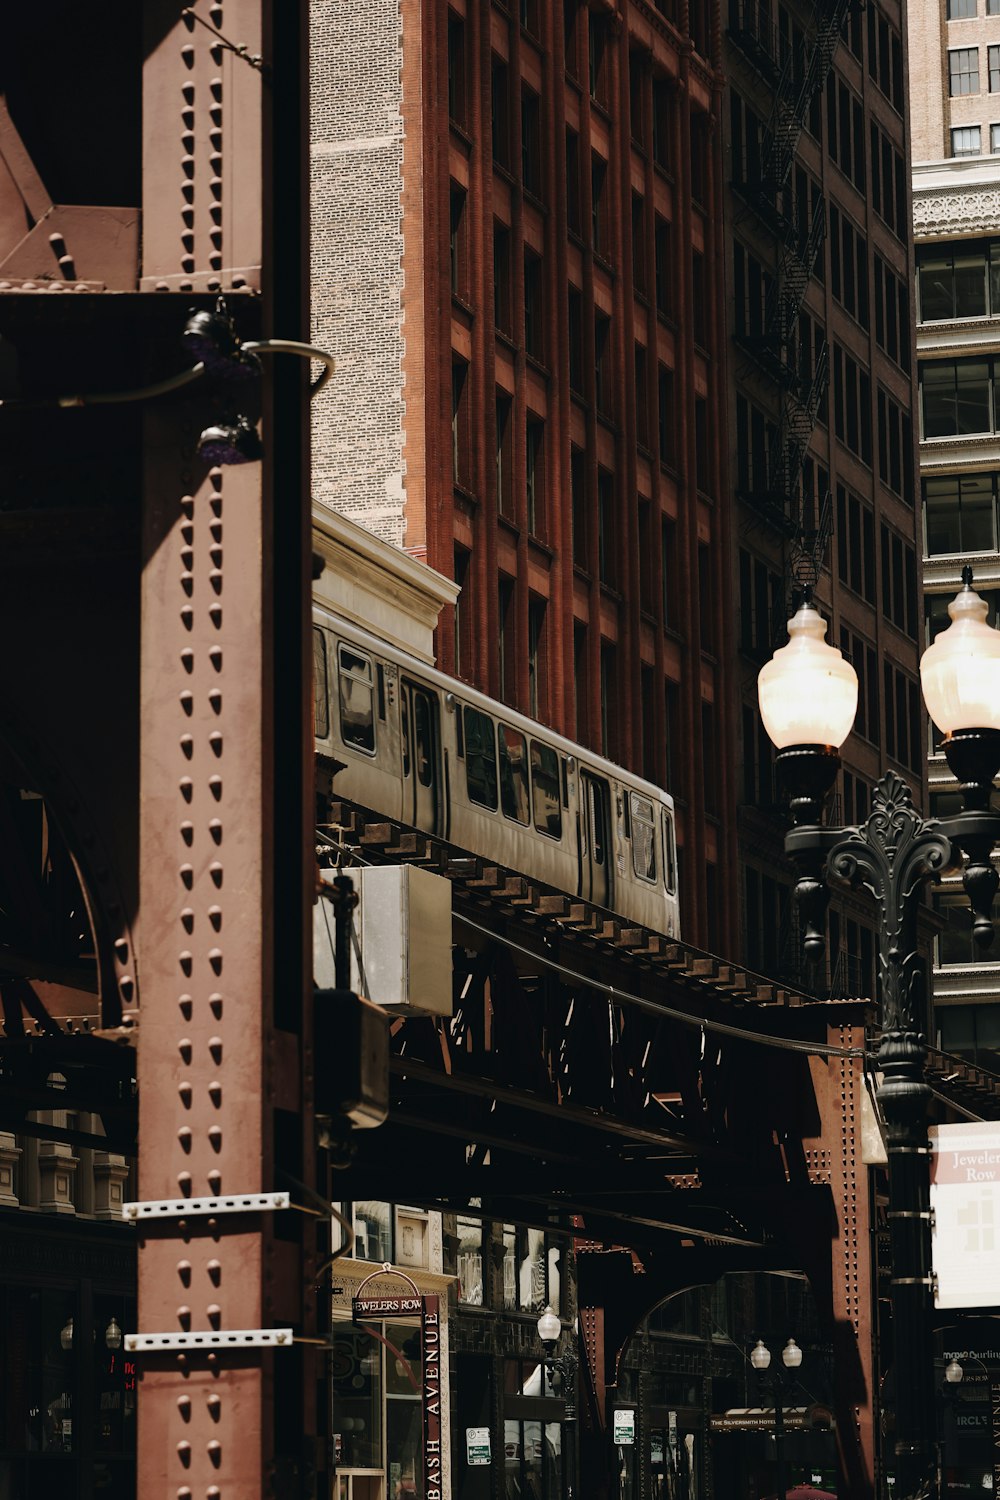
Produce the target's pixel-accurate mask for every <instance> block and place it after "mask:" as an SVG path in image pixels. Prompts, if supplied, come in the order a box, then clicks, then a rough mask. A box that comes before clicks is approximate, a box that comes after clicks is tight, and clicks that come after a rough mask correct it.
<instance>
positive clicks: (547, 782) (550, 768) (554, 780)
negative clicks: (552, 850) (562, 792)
mask: <svg viewBox="0 0 1000 1500" xmlns="http://www.w3.org/2000/svg"><path fill="white" fill-rule="evenodd" d="M531 806H532V811H533V813H534V816H535V827H536V828H537V829H538V831H539V833H547V834H550V835H551V837H552V838H554V839H561V838H562V802H561V799H560V796H559V757H558V755H557V754H556V752H555V751H554V750H553V749H552V746H551V745H540V744H539V743H538V741H537V740H532V742H531Z"/></svg>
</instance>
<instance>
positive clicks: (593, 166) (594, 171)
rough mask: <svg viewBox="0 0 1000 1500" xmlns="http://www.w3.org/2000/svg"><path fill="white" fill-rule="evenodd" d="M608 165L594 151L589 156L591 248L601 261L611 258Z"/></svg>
mask: <svg viewBox="0 0 1000 1500" xmlns="http://www.w3.org/2000/svg"><path fill="white" fill-rule="evenodd" d="M607 181H608V164H607V162H606V161H605V160H604V157H603V156H598V154H597V152H596V151H592V152H591V154H590V215H591V246H592V248H593V251H594V254H595V255H599V256H600V257H601V259H602V260H609V259H610V258H611V234H610V226H609V224H608V212H607V195H606V192H605V189H606V187H607Z"/></svg>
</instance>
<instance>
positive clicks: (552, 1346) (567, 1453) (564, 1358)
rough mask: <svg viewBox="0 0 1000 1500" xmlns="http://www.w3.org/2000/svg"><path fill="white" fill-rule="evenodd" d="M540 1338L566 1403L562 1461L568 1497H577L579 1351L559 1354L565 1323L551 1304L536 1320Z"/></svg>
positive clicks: (554, 1381) (546, 1361)
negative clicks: (577, 1383) (560, 1319)
mask: <svg viewBox="0 0 1000 1500" xmlns="http://www.w3.org/2000/svg"><path fill="white" fill-rule="evenodd" d="M535 1326H536V1328H537V1329H538V1338H539V1340H540V1342H541V1345H542V1348H543V1350H544V1351H545V1356H544V1366H545V1367H547V1368H548V1369H549V1370H551V1372H552V1376H551V1379H552V1388H553V1390H554V1391H555V1393H556V1395H560V1394H561V1395H562V1398H563V1402H564V1404H565V1413H564V1416H563V1421H564V1423H565V1424H566V1427H568V1431H566V1430H565V1429H564V1451H563V1465H564V1469H563V1472H564V1476H565V1481H566V1500H574V1494H575V1491H576V1373H577V1368H578V1361H577V1358H576V1355H575V1354H574V1353H572V1352H571V1351H569V1350H568V1351H567V1352H566V1353H565V1354H557V1353H556V1349H557V1348H558V1347H559V1338H560V1335H561V1334H562V1324H561V1323H560V1321H559V1318H558V1316H557V1314H556V1313H554V1312H553V1311H552V1308H551V1307H546V1308H545V1311H544V1312H543V1313H542V1314H541V1316H540V1317H539V1319H538V1322H537V1323H536V1325H535ZM544 1390H545V1379H544V1374H543V1378H542V1391H543V1393H544Z"/></svg>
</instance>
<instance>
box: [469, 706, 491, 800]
mask: <svg viewBox="0 0 1000 1500" xmlns="http://www.w3.org/2000/svg"><path fill="white" fill-rule="evenodd" d="M465 782H466V786H467V787H468V791H469V801H470V802H478V803H479V805H480V807H489V808H495V807H496V805H497V750H496V740H495V738H494V734H493V720H492V719H491V718H490V716H489V714H481V713H480V712H479V709H478V708H469V707H468V706H466V709H465Z"/></svg>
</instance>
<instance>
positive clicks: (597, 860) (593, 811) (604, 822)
mask: <svg viewBox="0 0 1000 1500" xmlns="http://www.w3.org/2000/svg"><path fill="white" fill-rule="evenodd" d="M587 802H588V804H589V806H590V843H591V851H592V852H591V856H590V857H591V860H592V861H593V863H594V864H595V865H603V863H604V856H605V852H606V850H605V841H606V838H607V826H608V784H607V782H606V781H598V780H597V778H596V777H592V776H588V777H587Z"/></svg>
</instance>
